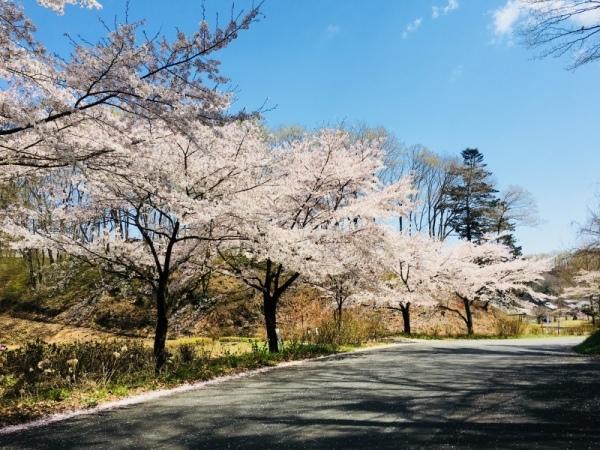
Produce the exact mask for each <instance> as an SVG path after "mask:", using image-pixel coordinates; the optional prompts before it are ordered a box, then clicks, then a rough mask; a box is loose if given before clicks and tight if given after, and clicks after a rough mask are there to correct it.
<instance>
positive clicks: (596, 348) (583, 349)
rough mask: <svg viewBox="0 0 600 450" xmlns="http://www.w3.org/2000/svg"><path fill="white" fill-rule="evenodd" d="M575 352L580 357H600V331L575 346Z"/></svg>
mask: <svg viewBox="0 0 600 450" xmlns="http://www.w3.org/2000/svg"><path fill="white" fill-rule="evenodd" d="M575 351H576V352H577V353H581V354H582V355H600V331H596V332H595V333H594V334H592V335H591V336H589V337H588V338H587V339H586V340H585V341H583V342H582V343H581V344H579V345H578V346H576V347H575Z"/></svg>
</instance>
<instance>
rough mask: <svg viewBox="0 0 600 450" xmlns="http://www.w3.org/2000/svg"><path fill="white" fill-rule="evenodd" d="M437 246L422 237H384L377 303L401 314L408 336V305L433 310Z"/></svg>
mask: <svg viewBox="0 0 600 450" xmlns="http://www.w3.org/2000/svg"><path fill="white" fill-rule="evenodd" d="M441 245H442V244H441V242H440V241H438V240H436V239H433V238H430V237H428V236H427V235H425V234H412V235H411V234H409V233H406V232H405V233H388V234H387V236H386V241H385V246H384V248H385V251H384V252H383V253H382V254H381V255H380V264H381V266H382V268H383V269H384V270H385V271H386V272H387V273H386V274H385V275H384V277H383V279H382V280H381V282H380V283H381V289H380V292H379V298H378V303H380V304H383V305H384V306H385V307H387V308H389V309H392V310H397V311H400V312H401V313H402V320H403V323H404V333H405V334H407V335H409V334H411V324H410V312H411V306H412V305H421V306H434V305H435V304H436V301H435V299H434V298H433V296H432V293H433V291H434V290H435V289H436V288H437V285H436V284H435V282H434V281H435V278H436V276H437V275H438V271H439V265H438V264H439V258H440V249H441Z"/></svg>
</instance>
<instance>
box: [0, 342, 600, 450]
mask: <svg viewBox="0 0 600 450" xmlns="http://www.w3.org/2000/svg"><path fill="white" fill-rule="evenodd" d="M580 340H581V339H577V338H554V339H531V340H502V341H500V340H499V341H484V340H480V341H430V342H419V343H409V344H400V345H397V346H393V347H388V348H385V349H379V350H372V351H368V352H360V353H354V354H350V355H346V356H336V357H334V358H330V359H327V360H319V361H313V362H309V363H307V364H305V365H302V366H295V367H288V368H281V369H277V370H274V371H272V372H268V373H263V374H258V375H256V376H253V377H250V378H245V379H239V380H231V381H227V382H224V383H222V384H219V385H213V386H210V387H207V388H205V389H201V390H197V391H193V392H187V393H183V394H176V395H172V396H169V397H163V398H161V399H157V400H153V401H149V402H146V403H143V404H139V405H134V406H129V407H125V408H121V409H117V410H112V411H104V412H102V413H99V414H95V415H92V416H81V417H76V418H72V419H69V420H67V421H63V422H58V423H54V424H51V425H49V426H46V427H41V428H35V429H30V430H27V431H21V432H19V433H17V434H12V435H7V436H0V447H2V448H36V449H72V448H77V449H79V448H99V449H104V448H107V449H121V448H160V449H163V448H169V449H184V448H194V449H211V450H216V449H270V448H286V449H355V448H356V449H375V448H386V449H387V448H390V449H392V448H394V449H396V448H397V449H400V448H427V449H432V448H486V449H488V448H523V449H533V448H576V449H579V448H596V449H598V448H600V360H598V359H590V358H586V357H580V356H576V355H575V354H573V353H572V352H571V351H570V348H571V347H572V346H573V345H574V344H576V343H578V342H579V341H580Z"/></svg>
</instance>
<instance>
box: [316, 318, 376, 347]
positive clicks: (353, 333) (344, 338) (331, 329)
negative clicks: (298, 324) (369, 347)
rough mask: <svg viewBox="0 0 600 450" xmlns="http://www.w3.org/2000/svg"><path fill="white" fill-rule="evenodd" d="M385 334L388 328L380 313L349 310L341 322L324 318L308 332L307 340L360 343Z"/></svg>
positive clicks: (329, 342)
mask: <svg viewBox="0 0 600 450" xmlns="http://www.w3.org/2000/svg"><path fill="white" fill-rule="evenodd" d="M385 335H387V329H386V328H385V327H384V326H383V324H382V321H381V318H380V317H379V315H378V314H365V315H359V313H358V312H355V311H351V310H348V311H346V312H345V313H344V316H343V319H342V322H341V323H338V322H337V321H336V320H334V319H332V318H327V319H324V320H323V321H321V323H320V324H319V326H318V327H317V328H316V329H315V330H311V332H310V333H307V334H306V336H305V340H306V341H308V342H310V343H314V344H320V345H333V346H337V345H344V344H350V345H359V344H361V343H363V342H366V341H369V340H372V339H377V338H380V337H383V336H385Z"/></svg>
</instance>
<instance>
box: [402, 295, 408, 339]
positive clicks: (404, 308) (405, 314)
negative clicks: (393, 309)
mask: <svg viewBox="0 0 600 450" xmlns="http://www.w3.org/2000/svg"><path fill="white" fill-rule="evenodd" d="M400 311H402V321H403V323H404V334H406V335H410V302H408V303H407V304H406V305H402V304H400Z"/></svg>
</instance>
